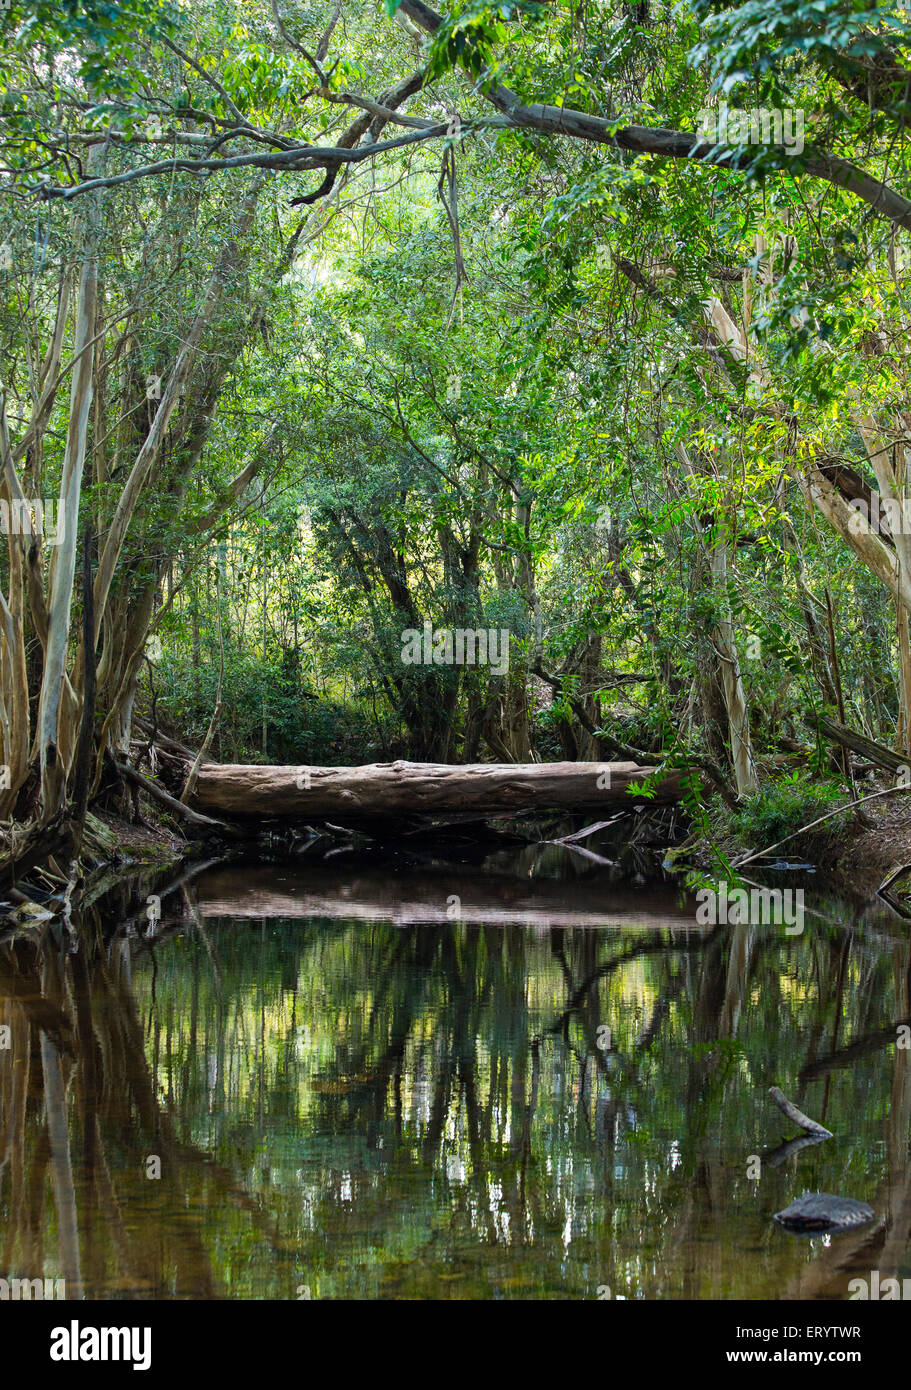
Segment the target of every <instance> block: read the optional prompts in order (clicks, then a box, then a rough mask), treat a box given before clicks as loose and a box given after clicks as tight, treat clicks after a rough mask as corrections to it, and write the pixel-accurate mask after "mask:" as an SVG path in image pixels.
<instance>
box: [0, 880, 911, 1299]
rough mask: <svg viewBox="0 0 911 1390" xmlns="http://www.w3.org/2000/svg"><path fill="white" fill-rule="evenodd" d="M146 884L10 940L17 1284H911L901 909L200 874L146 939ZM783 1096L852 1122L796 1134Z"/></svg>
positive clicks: (731, 1291) (747, 1293) (136, 1289)
mask: <svg viewBox="0 0 911 1390" xmlns="http://www.w3.org/2000/svg"><path fill="white" fill-rule="evenodd" d="M374 886H376V885H374ZM388 886H389V885H388V884H387V887H388ZM219 891H220V894H221V897H220V898H219V904H220V907H219V910H220V911H223V910H224V908H225V907H230V898H229V899H228V901H227V902H225V900H224V883H223V882H222V883H221V885H220V889H219ZM393 891H394V892H395V893H398V894H399V895H400V896H401V893H402V891H403V890H402V886H401V884H399V883H396V884H394V886H393ZM606 892H607V893H608V895H609V892H610V890H609V889H607V890H606ZM127 894H128V890H127V889H124V890H123V893H122V895H121V898H120V900H119V901H116V902H113V903H112V902H108V903H106V904H105V905H104V907H103V908H102V907H95V908H94V909H92V910H91V911H90V912H88V913H87V914H86V916H85V919H84V920H83V921H82V922H81V923H79V925H78V928H77V930H76V932H75V933H72V934H71V933H67V932H66V931H64V930H63V929H62V928H60V927H57V926H53V927H51V928H49V929H48V928H43V929H36V930H33V931H31V932H22V933H19V934H17V935H15V936H14V937H11V938H7V939H6V941H5V942H4V943H3V944H0V996H2V1003H0V1024H2V1025H3V1026H5V1027H6V1028H8V1030H9V1031H8V1033H7V1034H5V1035H3V1036H4V1037H5V1040H6V1041H7V1042H8V1044H9V1045H8V1046H7V1047H4V1048H3V1049H2V1050H0V1104H2V1120H0V1123H2V1130H0V1133H2V1136H3V1141H2V1142H3V1149H2V1157H0V1163H2V1167H0V1210H2V1215H3V1221H4V1231H3V1254H2V1259H0V1265H2V1268H0V1274H3V1275H4V1276H5V1277H9V1276H10V1275H17V1276H21V1277H30V1278H31V1277H43V1276H44V1275H47V1276H48V1277H52V1276H63V1277H65V1279H66V1281H67V1292H68V1294H71V1295H72V1294H74V1293H75V1294H77V1295H78V1294H79V1293H82V1294H84V1296H86V1297H88V1298H106V1297H116V1296H121V1297H122V1296H138V1297H154V1298H168V1297H184V1298H221V1297H241V1298H250V1297H253V1298H256V1297H272V1298H288V1299H293V1298H296V1297H299V1296H302V1295H303V1294H305V1293H306V1292H307V1291H309V1294H310V1296H312V1297H313V1298H319V1297H425V1296H432V1297H444V1298H458V1297H485V1298H486V1297H507V1298H509V1297H513V1298H529V1297H586V1298H596V1297H598V1296H599V1294H598V1291H599V1289H601V1290H602V1295H603V1293H604V1290H605V1289H607V1288H609V1289H610V1294H611V1296H612V1297H624V1298H727V1297H747V1298H749V1297H770V1298H795V1297H796V1298H807V1297H815V1298H819V1297H823V1298H833V1297H835V1298H844V1297H846V1296H847V1292H848V1282H849V1280H850V1279H851V1278H852V1277H854V1276H855V1275H856V1274H858V1273H860V1274H867V1273H869V1271H871V1270H872V1269H879V1270H880V1272H881V1275H882V1276H883V1277H885V1276H887V1275H896V1274H900V1273H901V1272H902V1269H903V1268H904V1270H905V1272H907V1260H908V1240H909V1229H911V1170H909V1164H908V1136H909V1122H911V1083H909V1072H908V1056H909V1053H908V1050H907V1049H905V1048H902V1047H900V1046H897V1045H896V1041H897V1037H896V1027H897V1024H898V1023H899V1022H900V1021H901V1020H902V1019H905V1018H907V1017H908V1015H909V1013H911V1003H909V945H908V942H907V941H906V940H903V939H902V933H901V931H900V930H898V929H896V927H895V926H894V925H893V923H892V921H891V919H890V920H886V919H884V918H876V917H875V916H871V917H869V918H867V919H865V920H863V921H858V920H856V914H852V913H851V912H850V911H849V910H848V909H847V908H846V907H844V905H841V904H838V903H834V902H828V903H825V904H822V906H823V907H824V908H825V911H824V914H823V917H821V918H819V917H813V918H812V919H808V920H809V921H812V923H813V925H812V926H810V925H808V927H807V930H806V931H805V932H804V934H803V935H802V936H795V937H791V936H787V935H785V934H784V933H783V932H782V931H781V929H780V928H775V927H748V926H742V927H733V928H732V927H719V928H716V929H714V930H712V931H709V932H705V931H697V930H693V929H685V928H682V927H679V926H677V925H674V924H673V923H672V924H671V925H668V918H667V913H666V911H665V907H664V906H661V910H660V911H656V912H655V914H654V921H655V922H656V924H657V925H654V926H648V925H645V924H643V922H642V921H641V920H640V921H638V922H637V924H636V925H635V926H631V927H622V926H612V927H609V928H597V927H588V928H585V929H579V928H572V927H566V926H559V927H548V926H546V925H543V924H538V925H534V926H527V925H511V924H510V923H509V922H508V921H507V922H506V924H496V925H494V924H484V923H482V922H474V921H472V922H448V921H447V922H439V921H435V922H430V923H427V924H423V925H416V924H415V925H406V926H401V925H394V924H393V923H392V922H390V921H386V922H384V921H365V920H353V919H356V918H357V917H358V913H357V912H356V911H352V913H351V918H346V917H345V916H342V915H339V913H341V912H344V907H341V908H336V909H335V911H334V912H333V913H332V915H327V916H323V917H318V918H317V917H301V918H288V917H268V916H263V917H262V918H260V919H256V918H251V917H250V916H245V915H238V916H236V917H231V916H226V915H222V916H219V917H218V918H213V917H210V916H207V915H206V898H205V892H204V891H203V890H200V892H199V893H198V894H197V893H196V891H195V890H194V889H192V888H191V889H189V890H188V891H183V890H181V892H179V893H178V894H176V895H172V898H171V899H170V900H169V903H170V904H171V905H172V908H173V904H174V903H175V902H176V903H177V904H178V905H177V908H176V909H174V910H172V911H171V914H170V916H168V915H167V914H166V916H165V919H164V922H162V923H161V924H153V925H152V928H151V929H150V928H149V925H148V923H146V922H145V920H144V919H143V918H142V917H141V916H137V914H136V912H135V909H134V912H133V921H132V924H130V923H129V922H127V924H126V925H124V922H125V919H126V918H129V916H130V912H129V905H128V903H127V900H126V898H127ZM210 905H211V904H210ZM267 906H268V904H263V903H259V905H258V910H260V911H262V910H265V909H267ZM640 909H641V911H644V912H645V913H648V910H649V897H648V894H647V893H643V894H640ZM249 910H250V905H249V898H248V900H247V902H246V906H245V907H243V908H240V907H239V908H238V912H239V913H241V912H249ZM640 916H641V913H640ZM150 930H151V932H152V935H151V936H150V934H149V933H150ZM77 941H78V942H79V945H78V949H77V948H76V943H77ZM607 1030H609V1032H608V1031H607ZM772 1084H779V1085H781V1086H782V1088H783V1089H784V1090H785V1092H786V1093H787V1094H788V1095H789V1096H791V1097H792V1098H793V1099H794V1100H795V1101H796V1102H797V1104H799V1105H800V1107H801V1108H802V1109H804V1110H806V1111H807V1112H808V1113H809V1114H811V1115H812V1116H813V1117H814V1118H816V1119H818V1120H820V1121H822V1122H823V1123H825V1124H826V1125H827V1126H828V1128H830V1129H831V1130H833V1131H834V1134H835V1138H834V1139H832V1140H827V1141H826V1142H825V1143H822V1144H818V1145H813V1146H810V1147H801V1146H797V1145H795V1146H792V1149H790V1150H783V1149H781V1148H779V1147H778V1146H779V1145H780V1142H781V1141H783V1140H785V1139H788V1138H789V1137H791V1136H790V1135H789V1133H788V1130H787V1123H786V1121H784V1120H783V1118H782V1117H781V1116H780V1115H779V1114H778V1112H777V1111H776V1110H775V1109H774V1107H773V1106H771V1104H770V1103H769V1101H768V1098H767V1095H766V1091H767V1088H768V1086H769V1085H772ZM776 1150H777V1152H776ZM753 1155H765V1157H764V1159H763V1161H762V1167H761V1175H760V1177H759V1179H758V1180H757V1179H756V1178H755V1177H752V1176H751V1175H750V1174H751V1172H752V1170H751V1168H750V1167H749V1161H750V1158H751V1156H753ZM156 1159H157V1160H159V1161H160V1173H161V1176H160V1177H155V1176H154V1172H155V1171H156V1165H155V1160H156ZM150 1173H151V1174H153V1176H150V1175H149V1174H150ZM805 1189H809V1190H824V1191H832V1192H840V1193H843V1194H844V1195H847V1196H853V1197H856V1198H860V1199H862V1200H866V1201H869V1202H870V1203H871V1204H872V1206H873V1207H874V1209H875V1211H876V1220H875V1221H874V1222H873V1223H872V1224H871V1225H870V1226H868V1227H866V1228H864V1229H862V1230H859V1231H856V1232H854V1233H851V1234H849V1235H846V1236H842V1237H832V1238H825V1239H823V1238H820V1239H816V1240H801V1239H799V1238H796V1237H793V1236H790V1235H788V1233H787V1232H784V1231H781V1230H780V1229H779V1228H778V1227H777V1226H776V1225H775V1223H773V1222H772V1221H771V1219H770V1218H771V1213H772V1212H774V1211H776V1210H779V1209H780V1208H781V1207H783V1206H785V1205H787V1203H788V1202H789V1201H790V1200H792V1199H793V1198H794V1197H795V1196H796V1195H798V1194H799V1193H800V1192H802V1191H804V1190H805Z"/></svg>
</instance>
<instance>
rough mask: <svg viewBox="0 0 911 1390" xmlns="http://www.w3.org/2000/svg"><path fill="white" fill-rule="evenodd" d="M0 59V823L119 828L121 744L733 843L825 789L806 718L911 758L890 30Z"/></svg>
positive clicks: (582, 32) (170, 36) (420, 38)
mask: <svg viewBox="0 0 911 1390" xmlns="http://www.w3.org/2000/svg"><path fill="white" fill-rule="evenodd" d="M0 35H2V56H0V147H2V156H0V335H2V342H3V350H2V353H0V449H2V453H3V484H2V492H0V516H2V518H3V519H4V521H5V525H4V530H5V532H6V538H5V539H6V544H5V546H4V548H3V556H2V561H0V581H2V584H0V587H2V597H0V629H2V653H0V739H2V743H3V749H2V754H0V762H2V764H3V766H4V768H5V775H4V780H3V784H2V789H0V803H2V805H0V813H2V815H3V816H4V817H5V818H7V819H10V818H12V819H14V820H15V821H17V822H32V821H38V822H41V823H44V824H46V823H47V822H48V821H50V820H51V819H52V818H54V817H55V816H59V815H62V814H65V813H67V812H68V811H69V810H70V809H72V808H74V807H75V809H76V812H77V814H78V812H79V810H80V807H81V808H82V810H83V812H84V807H85V804H86V802H87V801H88V800H89V799H90V798H97V797H98V796H99V795H100V794H101V793H102V792H103V791H104V789H105V788H106V787H108V788H110V789H111V790H112V794H117V793H118V784H117V769H118V767H120V768H122V766H123V765H124V764H127V763H130V762H131V759H133V758H134V757H135V751H136V748H135V746H136V740H137V738H138V739H140V741H141V740H142V738H143V737H144V734H143V730H145V729H147V728H148V727H151V728H153V729H156V730H157V729H159V728H163V729H167V730H169V731H170V733H171V735H173V736H174V737H175V738H177V739H180V740H181V741H185V742H186V743H187V744H188V745H192V747H193V748H198V747H199V746H200V745H202V746H203V748H204V750H205V751H206V754H207V756H210V757H211V758H212V759H213V760H215V759H217V760H218V761H222V762H237V763H255V762H265V763H287V764H310V763H313V764H317V763H318V764H329V765H342V764H360V763H367V762H372V761H388V760H390V759H394V758H411V759H417V760H427V761H436V762H448V763H473V762H478V761H493V762H501V763H529V762H546V761H558V760H570V761H576V760H587V761H594V762H597V761H599V760H604V759H610V758H612V757H623V758H632V759H634V760H635V761H637V762H641V761H644V762H647V763H648V762H650V763H651V764H652V765H655V766H661V767H666V766H672V767H675V768H684V769H686V770H687V771H688V772H689V773H691V774H692V780H691V781H689V782H688V783H687V785H688V786H689V787H690V792H689V793H688V794H689V795H690V796H691V798H692V802H693V807H694V808H697V807H705V806H707V805H709V804H710V803H711V802H713V801H714V800H715V799H716V798H718V797H721V798H722V800H723V801H724V802H725V803H726V804H727V805H728V807H729V808H731V807H739V808H741V810H742V808H743V807H744V806H745V805H748V804H750V803H751V799H755V798H757V797H763V796H764V797H766V798H768V797H769V796H770V795H775V794H778V793H776V792H775V788H776V786H779V787H780V785H782V784H784V785H790V786H791V787H792V790H793V794H794V795H798V793H799V795H800V796H803V797H805V798H809V800H810V801H812V800H813V798H814V797H815V798H816V799H819V798H822V799H823V800H825V799H826V798H827V797H832V796H834V795H837V794H839V792H840V790H843V789H844V787H845V786H850V781H851V779H850V764H849V763H848V762H847V759H846V757H844V756H842V755H841V754H836V755H834V756H833V755H831V754H829V753H828V751H827V750H824V749H823V748H822V747H821V745H820V743H819V738H820V734H819V729H820V721H821V720H822V721H823V722H824V723H825V722H826V721H827V722H828V724H829V725H832V724H834V725H837V726H838V727H839V728H841V729H845V728H850V729H852V730H856V731H858V732H859V733H860V734H861V735H862V736H863V737H865V738H867V739H869V740H872V741H874V742H875V743H876V744H878V745H879V746H881V747H887V748H889V749H892V750H894V751H895V752H896V754H897V755H898V757H899V759H904V758H905V757H908V758H909V759H911V644H909V613H911V542H909V527H908V526H906V525H905V516H906V514H907V512H906V505H905V504H906V499H907V493H908V468H909V462H911V407H909V403H908V402H909V395H908V387H909V381H908V370H909V359H908V347H907V343H908V322H909V308H911V171H909V167H908V149H909V145H908V136H907V128H908V122H909V117H911V14H909V12H908V11H907V10H905V9H903V8H901V7H898V6H895V5H863V4H858V3H851V0H783V3H776V4H775V5H769V4H765V3H762V0H750V2H749V3H745V4H741V5H728V4H721V3H715V0H691V3H680V4H668V3H663V4H659V3H655V2H654V0H641V2H640V3H625V2H624V0H620V2H619V3H615V2H614V0H603V2H602V0H579V3H576V4H573V3H569V4H563V3H545V2H544V0H527V2H526V0H519V3H503V4H494V5H491V4H479V3H470V4H468V5H463V4H460V3H455V4H453V5H451V6H445V7H443V8H442V9H440V10H436V9H433V8H431V7H430V6H428V5H426V4H424V3H422V0H400V3H399V2H398V0H385V3H384V4H376V3H374V4H369V5H356V4H352V3H350V0H331V3H323V2H322V0H314V3H312V4H310V3H301V2H300V0H271V3H263V0H253V3H246V4H244V5H239V4H234V3H231V0H227V2H226V3H220V4H218V5H215V4H210V3H206V0H194V3H192V4H189V3H160V4H157V3H156V4H152V5H146V6H144V7H143V8H141V9H139V10H134V9H133V8H132V7H130V6H127V5H118V4H111V3H97V0H87V2H83V0H64V3H56V4H53V5H51V4H44V3H19V0H11V2H10V4H9V6H8V8H6V9H2V10H0ZM458 634H462V636H461V638H459V636H458ZM466 634H470V635H468V636H466ZM482 637H483V639H484V645H483V650H482V645H481V638H482ZM459 641H461V643H462V648H461V650H463V651H464V650H465V649H466V643H467V644H468V649H469V650H470V651H472V652H473V658H474V659H471V660H469V659H463V660H461V661H460V660H459V659H458V658H457V657H454V656H453V653H454V652H456V651H457V650H458V647H457V644H458V642H459ZM504 643H505V645H504ZM407 653H411V655H410V656H408V655H407ZM178 790H179V789H178Z"/></svg>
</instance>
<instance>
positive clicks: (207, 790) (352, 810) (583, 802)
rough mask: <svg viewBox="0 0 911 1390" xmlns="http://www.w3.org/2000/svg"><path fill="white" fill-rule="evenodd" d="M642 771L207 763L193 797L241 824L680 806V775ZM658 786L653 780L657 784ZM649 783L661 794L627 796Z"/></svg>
mask: <svg viewBox="0 0 911 1390" xmlns="http://www.w3.org/2000/svg"><path fill="white" fill-rule="evenodd" d="M656 774H657V769H656V768H654V767H640V766H639V765H638V764H636V763H629V762H627V763H568V762H566V763H476V764H468V765H457V764H454V765H449V764H444V763H410V762H395V763H368V764H367V765H365V766H363V767H257V766H255V765H247V764H225V765H222V764H219V763H205V764H204V765H203V766H202V767H201V768H200V770H199V778H198V781H197V783H196V789H195V792H194V794H193V798H192V804H193V806H194V807H195V808H196V809H197V810H199V811H202V812H204V813H212V814H216V815H231V816H238V817H256V818H260V817H263V816H297V817H305V818H308V819H311V820H312V819H316V818H318V817H322V816H331V817H333V818H334V819H345V818H348V819H350V818H351V817H354V818H356V819H357V820H364V819H376V818H382V817H387V816H396V815H400V816H403V817H406V818H407V817H411V816H432V815H437V814H439V813H440V812H445V811H452V810H455V811H459V812H468V811H470V812H473V813H476V814H477V815H479V816H505V815H515V814H518V813H520V812H529V811H552V810H565V811H576V810H578V811H583V810H589V809H591V808H604V807H619V806H623V807H627V808H629V809H632V808H633V806H635V805H637V804H638V805H642V806H645V805H648V804H649V803H650V802H652V801H654V802H658V803H661V804H667V803H670V802H675V801H678V800H679V798H680V790H681V787H680V784H681V773H680V772H679V771H671V772H667V773H660V774H657V775H656ZM653 778H654V781H652V780H651V779H653ZM642 782H648V784H649V787H650V788H651V789H653V790H654V796H648V797H645V796H638V797H637V796H636V795H635V794H631V793H630V790H629V789H630V787H631V785H632V784H633V783H642Z"/></svg>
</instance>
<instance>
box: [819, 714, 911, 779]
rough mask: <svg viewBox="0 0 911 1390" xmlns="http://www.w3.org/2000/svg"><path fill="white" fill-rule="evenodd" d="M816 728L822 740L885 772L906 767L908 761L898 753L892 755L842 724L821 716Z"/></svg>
mask: <svg viewBox="0 0 911 1390" xmlns="http://www.w3.org/2000/svg"><path fill="white" fill-rule="evenodd" d="M815 722H816V727H817V728H818V730H819V732H820V733H821V734H822V736H823V738H825V739H828V740H829V742H830V743H837V744H838V745H839V746H840V747H841V748H848V749H850V750H851V752H852V753H858V754H859V755H860V756H861V757H862V758H866V759H867V761H868V762H871V763H873V764H874V765H875V766H876V767H882V768H885V769H886V771H887V772H903V771H905V769H906V768H907V767H908V759H907V758H903V757H902V756H901V754H900V753H894V752H893V751H892V749H891V748H884V747H883V745H882V744H881V743H875V742H874V740H873V739H872V738H867V736H866V734H859V733H858V732H857V731H856V730H855V729H848V728H846V727H845V725H844V724H836V723H835V721H834V720H832V719H826V718H825V717H824V716H823V715H817V717H816V721H815Z"/></svg>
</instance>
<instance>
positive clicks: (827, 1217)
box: [775, 1192, 874, 1232]
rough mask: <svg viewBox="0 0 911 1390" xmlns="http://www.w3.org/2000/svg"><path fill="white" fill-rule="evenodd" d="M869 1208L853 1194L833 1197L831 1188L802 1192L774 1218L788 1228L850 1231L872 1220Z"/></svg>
mask: <svg viewBox="0 0 911 1390" xmlns="http://www.w3.org/2000/svg"><path fill="white" fill-rule="evenodd" d="M873 1216H874V1212H873V1208H872V1207H868V1206H867V1203H866V1202H855V1200H854V1198H853V1197H835V1196H833V1194H832V1193H831V1192H805V1193H804V1195H803V1196H802V1197H798V1198H797V1200H796V1201H795V1202H792V1203H791V1205H790V1206H789V1207H785V1209H784V1211H776V1213H775V1220H776V1221H778V1222H780V1224H781V1225H782V1226H784V1227H786V1228H787V1230H789V1231H811V1232H812V1231H850V1230H852V1229H853V1228H854V1227H855V1226H863V1225H864V1223H865V1222H867V1221H872V1220H873Z"/></svg>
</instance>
